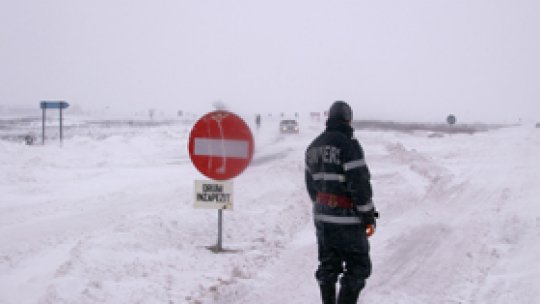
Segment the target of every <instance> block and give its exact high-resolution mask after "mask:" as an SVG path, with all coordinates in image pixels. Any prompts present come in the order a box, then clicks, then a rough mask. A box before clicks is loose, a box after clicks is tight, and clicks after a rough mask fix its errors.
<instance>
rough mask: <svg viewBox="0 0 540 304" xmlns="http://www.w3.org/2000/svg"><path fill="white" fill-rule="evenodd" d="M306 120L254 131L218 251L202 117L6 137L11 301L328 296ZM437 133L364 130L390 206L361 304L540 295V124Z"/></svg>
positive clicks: (5, 286) (1, 172)
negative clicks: (321, 278)
mask: <svg viewBox="0 0 540 304" xmlns="http://www.w3.org/2000/svg"><path fill="white" fill-rule="evenodd" d="M263 123H264V121H263ZM301 127H302V129H301V133H300V134H299V135H289V136H280V135H279V134H278V132H277V123H276V122H272V123H266V124H264V125H263V127H262V128H261V129H260V130H256V129H254V130H253V133H254V137H255V141H256V151H255V156H254V159H253V162H252V164H251V166H250V167H249V168H248V169H247V170H246V171H245V172H244V173H243V174H242V175H240V176H239V177H237V178H236V179H235V180H234V192H235V206H234V211H225V212H224V240H223V242H224V247H225V248H227V249H230V251H229V252H227V253H221V254H215V253H213V252H211V251H209V250H208V249H207V248H206V247H207V246H210V245H213V244H215V242H216V239H217V211H215V210H201V209H194V208H193V182H194V180H196V179H204V177H203V176H202V175H201V174H200V173H199V172H197V171H196V169H195V168H194V167H193V165H192V164H191V162H190V160H189V156H188V154H187V140H188V136H189V131H190V128H191V125H190V124H189V123H177V124H167V125H162V126H159V125H157V126H152V127H144V128H142V127H141V128H133V129H130V130H131V131H129V132H119V131H118V130H115V129H114V128H111V129H110V131H107V132H109V133H105V135H103V134H104V133H103V132H102V133H100V134H101V136H99V137H96V136H92V135H91V134H89V133H88V132H81V134H72V136H70V137H69V138H67V139H66V140H65V141H64V144H63V146H62V147H60V146H59V145H58V143H57V141H55V140H51V141H49V142H48V143H47V145H45V146H41V145H33V146H27V145H24V144H22V143H14V142H11V141H0V193H1V194H0V195H1V196H0V303H10V304H11V303H13V304H15V303H16V304H23V303H189V304H196V303H198V304H203V303H240V304H241V303H256V304H262V303H265V304H266V303H268V304H273V303H275V304H277V303H280V304H281V303H317V302H318V301H319V291H318V288H317V284H316V282H315V280H314V278H313V272H314V270H315V267H316V265H317V261H316V245H315V237H314V229H313V226H312V221H311V207H310V205H311V203H310V201H309V199H308V197H307V194H306V192H305V189H304V182H303V174H304V165H303V153H304V149H305V147H306V146H307V144H308V143H309V142H310V141H311V140H312V139H313V138H314V136H316V135H317V134H318V133H319V132H320V131H321V130H322V126H320V125H311V126H308V124H301ZM107 134H108V135H107ZM435 135H437V136H434V134H433V133H430V132H427V131H422V132H409V133H400V132H391V131H365V130H357V132H356V136H357V138H358V139H359V140H360V142H361V143H362V145H363V147H364V150H365V152H366V157H367V162H368V164H369V166H370V169H371V171H372V174H373V186H374V192H375V202H376V204H377V207H378V209H379V211H380V212H381V219H380V220H379V221H378V230H377V233H376V234H375V235H374V236H373V237H372V239H371V245H372V258H373V263H374V272H373V276H372V277H371V278H370V279H369V281H368V284H367V287H366V289H365V290H364V292H363V293H362V294H361V301H360V302H361V303H379V304H380V303H388V304H395V303H423V304H424V303H490V304H493V303H512V304H515V303H524V304H525V303H539V300H538V299H539V298H540V263H538V262H537V260H538V257H540V204H539V202H540V201H539V197H540V187H539V186H540V183H539V182H538V178H539V177H540V129H535V128H533V127H532V126H520V127H512V128H504V129H497V130H491V131H488V132H479V133H474V134H451V135H450V134H442V133H438V134H435Z"/></svg>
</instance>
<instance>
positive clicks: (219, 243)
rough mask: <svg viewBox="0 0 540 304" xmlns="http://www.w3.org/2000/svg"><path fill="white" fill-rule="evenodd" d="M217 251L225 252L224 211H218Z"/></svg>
mask: <svg viewBox="0 0 540 304" xmlns="http://www.w3.org/2000/svg"><path fill="white" fill-rule="evenodd" d="M216 249H217V251H218V252H219V251H223V209H218V239H217V245H216Z"/></svg>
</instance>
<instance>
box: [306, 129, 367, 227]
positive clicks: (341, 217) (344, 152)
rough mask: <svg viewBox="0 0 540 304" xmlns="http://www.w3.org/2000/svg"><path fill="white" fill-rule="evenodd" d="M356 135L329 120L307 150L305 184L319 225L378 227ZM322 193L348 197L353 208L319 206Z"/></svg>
mask: <svg viewBox="0 0 540 304" xmlns="http://www.w3.org/2000/svg"><path fill="white" fill-rule="evenodd" d="M353 131H354V130H353V129H352V128H351V127H350V126H349V125H348V124H347V123H346V122H343V121H337V120H332V119H329V120H328V121H327V122H326V130H325V131H324V132H323V133H322V134H321V135H319V136H318V137H317V138H316V139H315V140H314V141H313V142H312V143H311V144H310V145H309V147H308V148H307V150H306V173H305V180H306V187H307V191H308V193H309V196H310V197H311V200H312V201H313V203H314V210H313V211H314V219H315V222H325V223H334V224H344V225H350V224H364V225H367V224H374V223H375V220H374V205H373V202H372V200H371V198H372V189H371V183H370V174H369V169H368V167H367V165H366V162H365V159H364V152H363V150H362V148H361V147H360V144H359V143H358V141H357V140H356V138H354V137H353ZM319 193H323V194H324V195H326V196H328V195H335V196H338V197H340V198H343V197H348V198H350V200H351V201H352V206H353V208H340V207H336V206H332V205H331V204H330V205H329V204H322V203H319V202H317V200H318V199H317V198H318V195H317V194H319Z"/></svg>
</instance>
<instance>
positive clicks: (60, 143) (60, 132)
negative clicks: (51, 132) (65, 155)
mask: <svg viewBox="0 0 540 304" xmlns="http://www.w3.org/2000/svg"><path fill="white" fill-rule="evenodd" d="M60 145H62V108H60Z"/></svg>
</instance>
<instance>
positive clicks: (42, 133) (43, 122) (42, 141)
mask: <svg viewBox="0 0 540 304" xmlns="http://www.w3.org/2000/svg"><path fill="white" fill-rule="evenodd" d="M42 112H43V114H42V115H41V117H42V119H41V121H42V123H41V144H42V145H44V144H45V108H43V109H42Z"/></svg>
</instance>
